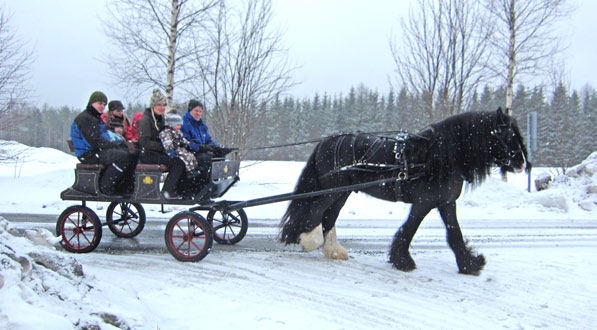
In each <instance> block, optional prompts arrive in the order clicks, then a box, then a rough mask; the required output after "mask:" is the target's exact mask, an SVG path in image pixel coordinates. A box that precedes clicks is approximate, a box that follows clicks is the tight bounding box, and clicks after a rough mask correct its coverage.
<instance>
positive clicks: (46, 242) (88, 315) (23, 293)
mask: <svg viewBox="0 0 597 330" xmlns="http://www.w3.org/2000/svg"><path fill="white" fill-rule="evenodd" d="M54 243H56V238H55V237H54V235H52V233H50V232H49V231H47V230H45V229H34V230H27V231H26V232H25V233H19V232H18V231H17V230H16V229H15V228H14V227H13V226H12V225H11V224H10V223H9V222H8V221H6V219H4V218H2V217H0V295H1V296H2V299H0V329H39V328H40V327H41V326H42V325H43V328H47V329H72V328H73V326H74V325H76V326H77V327H78V328H80V329H106V328H107V327H106V326H108V325H111V326H115V327H120V328H127V326H126V324H125V323H124V322H123V321H121V320H119V319H118V318H117V317H115V316H114V315H113V314H111V313H110V312H109V311H103V310H102V308H101V307H99V306H93V307H91V306H85V305H81V304H80V301H82V300H85V299H88V298H90V297H92V296H93V295H99V294H101V291H100V290H98V288H96V284H95V283H94V280H93V279H92V278H89V277H87V276H85V274H84V272H83V267H82V266H81V265H80V264H79V262H77V260H76V259H75V258H74V257H73V256H71V255H68V254H64V253H63V252H59V251H56V250H55V249H54V248H53V247H52V245H53V244H54ZM84 307H89V310H82V309H83V308H84ZM73 320H76V322H75V323H76V324H73ZM122 326H124V327H122Z"/></svg>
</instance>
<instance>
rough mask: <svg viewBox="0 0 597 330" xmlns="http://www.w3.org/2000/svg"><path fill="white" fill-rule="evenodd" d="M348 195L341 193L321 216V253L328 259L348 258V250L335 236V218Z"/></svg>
mask: <svg viewBox="0 0 597 330" xmlns="http://www.w3.org/2000/svg"><path fill="white" fill-rule="evenodd" d="M348 196H350V193H345V194H342V197H340V198H338V200H336V201H335V202H334V204H332V206H330V208H329V209H328V210H327V211H326V212H325V215H324V217H323V222H322V224H323V232H324V243H323V255H324V256H325V257H326V258H329V259H341V260H348V251H346V249H345V248H344V247H343V246H342V245H340V243H338V240H337V237H336V219H338V214H340V210H341V209H342V207H343V206H344V203H346V200H347V199H348Z"/></svg>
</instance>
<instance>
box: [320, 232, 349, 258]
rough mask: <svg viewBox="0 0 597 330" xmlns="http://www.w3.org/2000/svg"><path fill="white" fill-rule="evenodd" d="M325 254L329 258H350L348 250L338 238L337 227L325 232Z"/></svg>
mask: <svg viewBox="0 0 597 330" xmlns="http://www.w3.org/2000/svg"><path fill="white" fill-rule="evenodd" d="M323 255H324V256H325V257H326V258H329V259H339V260H348V251H346V249H345V248H344V247H343V246H342V245H340V244H339V243H338V240H337V239H336V227H333V228H332V229H331V230H330V231H328V232H327V233H326V234H325V241H324V243H323Z"/></svg>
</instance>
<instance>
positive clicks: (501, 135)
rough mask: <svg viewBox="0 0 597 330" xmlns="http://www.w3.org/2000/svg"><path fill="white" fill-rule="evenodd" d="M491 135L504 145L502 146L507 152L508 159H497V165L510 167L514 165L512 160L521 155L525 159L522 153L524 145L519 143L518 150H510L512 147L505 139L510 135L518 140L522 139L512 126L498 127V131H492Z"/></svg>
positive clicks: (503, 125)
mask: <svg viewBox="0 0 597 330" xmlns="http://www.w3.org/2000/svg"><path fill="white" fill-rule="evenodd" d="M490 133H491V135H492V136H493V137H495V138H496V139H497V140H498V141H499V142H500V143H501V144H502V146H503V147H504V149H505V150H506V158H505V159H497V158H496V159H495V161H496V163H498V164H500V165H501V166H510V165H511V163H512V159H514V157H515V156H516V155H518V154H521V155H522V158H523V159H525V156H524V152H523V151H522V145H521V143H520V142H519V143H518V150H513V149H512V148H510V146H509V145H508V144H507V143H506V141H505V137H506V136H507V135H508V134H510V133H512V134H513V135H514V136H516V137H517V138H518V139H520V137H519V136H518V134H516V132H514V130H513V129H512V126H511V125H507V124H501V125H498V127H497V128H496V129H493V130H491V131H490Z"/></svg>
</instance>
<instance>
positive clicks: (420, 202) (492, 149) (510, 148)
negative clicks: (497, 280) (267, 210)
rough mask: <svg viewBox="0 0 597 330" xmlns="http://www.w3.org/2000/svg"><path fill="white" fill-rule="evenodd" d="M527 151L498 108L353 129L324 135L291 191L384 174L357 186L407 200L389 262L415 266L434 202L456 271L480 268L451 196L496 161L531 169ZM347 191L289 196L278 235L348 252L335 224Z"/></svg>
mask: <svg viewBox="0 0 597 330" xmlns="http://www.w3.org/2000/svg"><path fill="white" fill-rule="evenodd" d="M526 157H527V150H526V147H525V145H524V142H523V139H522V136H521V134H520V130H519V128H518V125H517V123H516V120H515V119H514V118H512V117H510V116H508V115H507V114H505V113H504V112H502V110H501V109H498V110H497V111H492V112H466V113H462V114H458V115H455V116H452V117H449V118H447V119H445V120H443V121H440V122H437V123H435V124H432V125H430V126H429V127H428V128H426V129H424V130H422V131H420V132H419V133H417V134H411V135H409V134H408V133H404V134H399V135H397V136H396V137H392V138H390V137H381V136H376V135H372V134H367V133H359V132H357V133H348V134H339V135H334V136H331V137H328V138H325V139H324V140H323V141H321V142H320V143H319V144H318V145H317V146H316V147H315V150H314V151H313V153H312V154H311V156H310V158H309V160H308V162H307V164H306V166H305V168H304V169H303V171H302V173H301V176H300V177H299V180H298V183H297V185H296V188H295V190H294V193H295V194H299V193H305V192H312V191H320V190H324V189H329V188H334V187H343V186H348V185H354V184H361V183H365V182H372V181H376V180H380V179H384V178H387V179H389V181H388V180H386V181H383V182H382V183H380V184H378V185H375V186H373V187H367V188H365V189H361V190H360V191H363V192H365V193H367V194H369V195H371V196H374V197H376V198H380V199H383V200H388V201H394V202H396V201H403V202H405V203H410V204H412V206H411V210H410V214H409V215H408V219H407V220H406V222H405V223H404V224H403V225H402V226H401V227H400V229H399V230H398V231H397V232H396V234H395V235H394V240H393V242H392V246H391V249H390V253H389V261H390V262H391V263H392V264H393V265H394V266H395V267H396V268H397V269H399V270H403V271H411V270H413V269H415V268H416V264H415V262H414V260H413V259H412V257H411V256H410V253H409V246H410V243H411V241H412V239H413V236H414V235H415V233H416V231H417V229H418V228H419V225H420V224H421V221H423V219H424V218H425V216H426V215H427V214H428V213H429V211H431V210H432V209H434V208H437V209H438V210H439V213H440V215H441V218H442V220H443V222H444V225H445V226H446V231H447V240H448V244H449V246H450V248H451V249H452V251H453V252H454V254H455V256H456V263H457V265H458V270H459V272H460V273H463V274H478V273H479V272H480V271H481V269H483V266H484V265H485V258H484V257H483V255H481V254H476V253H474V252H473V250H472V248H470V247H468V246H467V243H466V242H465V241H464V239H463V237H462V233H461V231H460V226H459V225H458V219H457V218H456V200H457V199H458V197H459V196H460V193H461V190H462V186H463V182H464V181H466V182H468V183H470V184H472V185H473V187H474V186H476V185H479V184H481V183H482V182H483V181H484V180H485V178H486V177H487V175H489V174H490V171H491V169H492V166H493V165H494V164H496V165H498V166H500V168H501V169H502V171H510V172H522V171H523V170H524V169H525V168H527V170H528V168H530V164H528V163H527V162H526ZM394 179H395V180H394ZM350 193H351V191H348V192H338V193H330V194H326V195H322V196H317V197H308V198H302V199H296V200H293V201H291V202H290V204H289V206H288V209H287V210H286V213H285V214H284V217H283V218H282V221H281V222H280V227H281V231H280V235H279V240H280V241H281V242H283V243H286V244H296V243H300V244H301V245H302V246H303V249H304V250H305V251H311V250H314V249H317V248H319V247H320V246H322V245H323V252H324V255H325V256H326V257H328V258H332V259H348V253H347V251H346V249H344V248H343V247H342V246H340V245H339V244H338V242H337V240H336V230H335V223H336V219H337V217H338V214H339V213H340V209H341V208H342V207H343V206H344V203H345V202H346V200H347V198H348V196H349V195H350Z"/></svg>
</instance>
